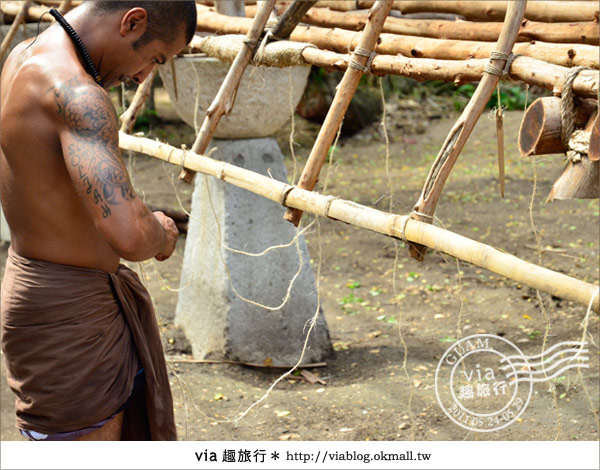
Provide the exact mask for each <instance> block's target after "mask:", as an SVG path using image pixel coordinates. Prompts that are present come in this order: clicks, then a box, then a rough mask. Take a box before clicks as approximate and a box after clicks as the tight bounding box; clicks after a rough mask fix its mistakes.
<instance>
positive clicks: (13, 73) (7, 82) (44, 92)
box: [2, 51, 116, 125]
mask: <svg viewBox="0 0 600 470" xmlns="http://www.w3.org/2000/svg"><path fill="white" fill-rule="evenodd" d="M11 59H13V58H11ZM7 66H8V67H6V69H5V71H4V72H5V73H3V74H2V75H3V77H2V86H3V88H5V90H3V95H5V93H4V91H8V96H3V98H10V95H13V96H15V97H18V100H19V101H20V102H21V103H25V104H27V105H28V106H30V109H31V110H34V109H35V108H36V107H37V108H38V109H39V110H41V111H43V112H45V114H47V116H48V117H50V118H51V119H53V120H55V119H56V120H58V121H59V122H61V123H65V124H67V125H70V124H71V123H70V122H68V121H69V119H70V120H72V119H73V116H74V114H75V113H76V111H77V109H78V107H77V106H75V107H73V104H75V103H79V104H81V103H84V102H85V103H88V104H89V105H90V106H94V107H97V108H101V109H104V110H106V113H107V114H108V115H109V116H110V117H111V118H113V117H114V118H115V119H116V116H114V113H115V111H114V107H113V106H112V104H111V102H110V98H109V96H108V94H107V92H106V91H105V90H104V89H103V88H102V87H100V86H99V85H98V84H96V83H95V82H94V81H93V80H92V78H91V77H90V76H89V75H88V74H87V73H86V72H85V70H83V68H82V67H81V65H80V64H79V63H78V62H75V61H73V60H72V59H71V57H69V56H68V55H65V54H60V53H53V52H47V51H45V52H41V53H35V54H27V53H26V52H23V57H17V58H14V59H13V60H11V62H10V63H7ZM6 88H8V90H6ZM84 111H85V109H84ZM65 113H68V115H67V114H65ZM65 118H68V119H66V120H65Z"/></svg>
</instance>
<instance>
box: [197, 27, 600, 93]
mask: <svg viewBox="0 0 600 470" xmlns="http://www.w3.org/2000/svg"><path fill="white" fill-rule="evenodd" d="M217 38H218V37H217ZM205 41H206V38H201V37H199V36H195V37H194V39H193V40H192V42H191V44H190V45H191V47H192V49H193V50H194V51H196V52H203V53H206V54H209V55H212V56H213V57H217V58H219V59H220V60H224V61H226V60H227V58H226V57H225V56H223V55H215V54H214V52H211V51H210V50H209V49H207V48H204V43H205ZM301 54H302V60H303V62H304V63H305V64H307V65H316V66H318V67H324V68H326V69H328V70H340V71H345V70H346V69H347V68H348V62H349V60H350V58H349V56H348V54H338V53H336V52H332V51H324V50H321V49H317V48H314V47H310V48H305V49H303V50H302V53H301ZM276 57H277V55H276V54H275V55H273V59H276ZM488 62H489V60H488V59H470V60H436V59H415V58H412V57H403V56H389V55H377V56H375V59H373V63H372V64H371V73H373V74H374V75H387V74H393V75H401V76H404V77H410V78H414V79H415V80H419V81H422V80H443V81H446V82H454V83H455V84H456V85H462V84H464V83H470V82H478V81H480V80H481V77H482V76H483V69H484V67H485V64H487V63H488ZM260 65H265V66H267V67H281V66H282V65H281V63H279V62H278V61H277V60H271V55H270V46H267V47H266V48H265V50H264V52H263V54H261V58H260ZM568 72H569V69H568V68H566V67H561V66H560V65H554V64H549V63H547V62H543V61H541V60H538V59H534V58H532V57H526V56H518V57H516V58H515V60H514V61H513V62H512V64H511V66H510V70H509V76H510V78H511V79H513V80H520V81H522V82H525V83H528V84H529V85H532V86H539V87H541V88H546V89H548V90H551V91H552V92H553V93H554V94H556V95H560V94H561V91H562V86H563V83H564V81H565V76H566V75H567V73H568ZM599 82H600V74H599V72H598V71H597V70H583V71H581V72H579V74H578V75H577V77H576V78H575V81H574V82H573V93H574V94H575V95H578V96H581V97H585V98H595V97H596V95H597V94H598V84H599Z"/></svg>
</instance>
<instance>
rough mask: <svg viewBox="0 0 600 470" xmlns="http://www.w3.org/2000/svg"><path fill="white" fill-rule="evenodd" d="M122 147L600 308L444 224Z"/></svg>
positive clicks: (589, 290) (560, 279)
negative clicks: (443, 226) (404, 240)
mask: <svg viewBox="0 0 600 470" xmlns="http://www.w3.org/2000/svg"><path fill="white" fill-rule="evenodd" d="M119 147H120V148H121V149H123V150H131V151H134V152H141V153H144V154H146V155H150V156H152V157H155V158H158V159H160V160H163V161H166V162H168V163H171V164H173V165H178V166H181V165H183V164H184V163H185V166H186V167H187V168H190V169H192V170H194V171H200V172H202V173H204V174H207V175H212V176H215V177H217V178H220V179H222V180H223V181H225V182H227V183H230V184H233V185H235V186H237V187H240V188H244V189H247V190H248V191H251V192H253V193H255V194H259V195H261V196H263V197H266V198H267V199H270V200H272V201H275V202H278V203H281V202H282V199H283V196H284V195H287V196H286V201H287V204H288V206H290V207H294V208H297V209H300V210H303V211H308V212H311V213H313V214H316V215H320V216H323V217H329V218H331V219H335V220H339V221H341V222H346V223H348V224H351V225H354V226H357V227H361V228H366V229H368V230H372V231H374V232H378V233H381V234H384V235H387V236H389V237H394V238H401V237H402V236H403V235H404V237H405V238H406V240H408V241H410V242H413V243H419V244H421V245H424V246H428V247H429V248H431V249H433V250H437V251H440V252H443V253H447V254H449V255H450V256H454V257H455V258H458V259H461V260H463V261H466V262H468V263H471V264H473V265H475V266H479V267H481V268H484V269H487V270H488V271H491V272H493V273H496V274H499V275H501V276H505V277H507V278H508V279H513V280H514V281H517V282H518V283H520V284H523V285H526V286H530V287H532V288H534V289H539V290H541V291H544V292H549V293H550V294H552V295H555V296H556V297H560V298H563V299H565V300H570V301H573V302H577V303H579V304H581V305H584V306H586V307H587V306H588V305H589V303H590V301H591V300H592V298H594V296H595V298H594V302H593V304H592V308H593V310H594V311H596V312H598V311H599V308H600V299H599V298H598V286H595V285H593V284H590V283H587V282H584V281H581V280H579V279H575V278H573V277H570V276H567V275H565V274H562V273H559V272H556V271H552V270H550V269H547V268H544V267H541V266H537V265H535V264H532V263H528V262H526V261H523V260H521V259H519V258H517V257H516V256H513V255H510V254H508V253H506V252H505V251H500V250H497V249H495V248H493V247H491V246H489V245H485V244H483V243H481V242H478V241H475V240H471V239H469V238H467V237H463V236H461V235H458V234H456V233H453V232H450V231H449V230H444V229H442V228H441V227H436V226H434V225H431V224H426V223H423V222H418V221H416V220H413V219H411V218H410V217H409V216H403V215H397V214H390V213H386V212H382V211H379V210H377V209H373V208H371V207H366V206H362V205H360V204H356V203H355V202H352V201H345V200H343V199H338V198H334V197H332V196H326V195H323V194H318V193H315V192H313V191H306V190H304V189H300V188H296V187H293V186H290V185H288V184H287V183H284V182H282V181H277V180H275V179H273V178H270V177H269V176H265V175H261V174H258V173H255V172H253V171H250V170H246V169H244V168H240V167H237V166H235V165H231V164H229V163H225V162H221V161H217V160H213V159H212V158H208V157H206V156H203V155H196V154H194V153H190V152H186V151H184V150H181V149H178V148H176V147H172V146H170V145H168V144H163V143H160V142H156V141H154V140H150V139H144V138H141V137H134V136H131V135H128V134H124V133H123V132H121V133H120V134H119ZM184 159H185V162H184Z"/></svg>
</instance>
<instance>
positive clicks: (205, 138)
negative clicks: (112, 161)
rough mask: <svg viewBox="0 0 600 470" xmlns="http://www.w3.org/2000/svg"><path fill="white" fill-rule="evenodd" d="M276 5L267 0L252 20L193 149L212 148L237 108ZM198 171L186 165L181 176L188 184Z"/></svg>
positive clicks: (210, 107) (199, 150)
mask: <svg viewBox="0 0 600 470" xmlns="http://www.w3.org/2000/svg"><path fill="white" fill-rule="evenodd" d="M274 6H275V0H265V1H264V2H262V3H261V4H260V8H259V10H258V12H257V14H256V16H255V17H254V20H253V21H252V26H251V28H250V30H249V31H248V34H247V36H246V41H247V47H245V48H243V49H240V51H239V52H238V54H237V56H236V58H235V60H234V61H233V64H231V67H230V68H229V71H228V72H227V75H226V77H225V80H224V81H223V83H222V84H221V88H219V91H218V93H217V96H215V98H214V100H213V102H212V103H211V104H210V106H209V107H208V109H207V110H206V116H205V117H204V121H203V122H202V127H201V128H200V132H199V133H198V135H197V136H196V140H195V141H194V145H193V146H192V152H194V153H204V152H205V151H206V149H207V148H208V144H209V143H210V140H211V139H212V137H213V135H214V133H215V130H216V129H217V126H218V125H219V121H220V120H221V118H222V117H223V116H225V115H227V114H229V112H231V110H232V109H233V104H234V101H235V95H236V91H237V89H238V86H239V85H240V82H241V80H242V76H243V75H244V71H245V70H246V67H247V66H248V64H249V63H250V60H251V59H252V57H253V55H254V53H255V51H256V46H257V45H258V41H259V39H260V37H261V36H262V34H263V31H264V29H265V25H266V24H267V21H268V19H269V15H270V14H271V12H272V11H273V7H274ZM252 43H254V44H256V46H255V47H251V46H250V44H252ZM194 175H195V173H194V172H193V171H188V170H186V169H185V168H184V169H183V170H182V171H181V173H180V175H179V178H180V179H181V180H183V181H185V182H186V183H191V182H192V181H193V179H194Z"/></svg>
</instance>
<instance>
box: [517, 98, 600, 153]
mask: <svg viewBox="0 0 600 470" xmlns="http://www.w3.org/2000/svg"><path fill="white" fill-rule="evenodd" d="M597 108H598V103H597V101H596V100H591V99H588V100H579V101H578V102H577V103H576V104H575V110H576V112H575V118H574V124H575V127H576V128H577V127H583V126H585V125H586V123H587V122H588V120H589V118H590V116H591V115H592V114H593V113H594V111H595V110H596V109H597ZM561 127H562V126H561V119H560V98H557V97H555V96H548V97H545V98H538V99H537V100H535V101H534V102H533V103H532V104H531V106H529V108H528V109H527V111H526V112H525V115H524V116H523V120H522V121H521V128H520V129H519V152H520V153H521V156H523V157H529V156H531V155H548V154H553V153H564V152H566V150H567V149H565V148H564V147H563V144H562V141H561V139H560V131H561Z"/></svg>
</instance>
